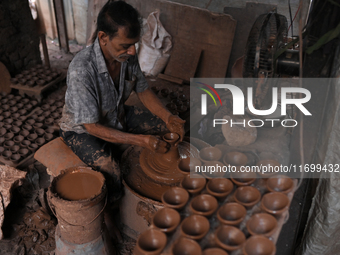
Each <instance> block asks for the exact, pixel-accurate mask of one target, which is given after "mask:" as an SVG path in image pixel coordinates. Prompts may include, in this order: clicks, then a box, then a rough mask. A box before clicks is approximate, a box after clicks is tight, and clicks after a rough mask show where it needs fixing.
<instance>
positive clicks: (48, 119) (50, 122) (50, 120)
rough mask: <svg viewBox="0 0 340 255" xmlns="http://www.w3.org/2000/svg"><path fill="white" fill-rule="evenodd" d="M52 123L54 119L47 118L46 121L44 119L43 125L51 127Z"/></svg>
mask: <svg viewBox="0 0 340 255" xmlns="http://www.w3.org/2000/svg"><path fill="white" fill-rule="evenodd" d="M53 122H54V119H52V118H47V119H45V122H44V124H45V125H46V126H52V125H53Z"/></svg>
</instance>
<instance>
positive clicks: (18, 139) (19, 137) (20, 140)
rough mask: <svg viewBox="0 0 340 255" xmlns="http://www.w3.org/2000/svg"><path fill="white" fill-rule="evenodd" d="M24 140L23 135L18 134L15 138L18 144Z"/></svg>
mask: <svg viewBox="0 0 340 255" xmlns="http://www.w3.org/2000/svg"><path fill="white" fill-rule="evenodd" d="M23 140H24V137H23V136H22V135H17V136H15V137H14V138H13V141H14V142H15V143H17V144H20V143H21V142H22V141H23Z"/></svg>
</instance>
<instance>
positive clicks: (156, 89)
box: [151, 86, 159, 95]
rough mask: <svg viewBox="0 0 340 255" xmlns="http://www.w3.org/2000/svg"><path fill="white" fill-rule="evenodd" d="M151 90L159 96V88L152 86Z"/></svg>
mask: <svg viewBox="0 0 340 255" xmlns="http://www.w3.org/2000/svg"><path fill="white" fill-rule="evenodd" d="M151 90H152V91H153V93H155V94H156V95H157V93H158V91H159V88H158V87H156V86H152V87H151Z"/></svg>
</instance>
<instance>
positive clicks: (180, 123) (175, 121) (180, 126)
mask: <svg viewBox="0 0 340 255" xmlns="http://www.w3.org/2000/svg"><path fill="white" fill-rule="evenodd" d="M184 123H185V120H182V119H181V118H180V117H178V116H176V115H170V116H169V118H168V121H167V122H166V127H167V128H168V129H169V131H170V132H172V133H177V134H178V135H179V136H180V141H182V140H183V137H184V133H185V131H184Z"/></svg>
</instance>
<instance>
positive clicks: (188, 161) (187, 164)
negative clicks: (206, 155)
mask: <svg viewBox="0 0 340 255" xmlns="http://www.w3.org/2000/svg"><path fill="white" fill-rule="evenodd" d="M201 164H202V163H201V161H200V160H199V159H197V158H189V157H187V158H181V159H180V160H179V162H178V167H177V169H178V171H180V172H181V173H183V174H190V171H192V172H194V171H195V167H196V166H201Z"/></svg>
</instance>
